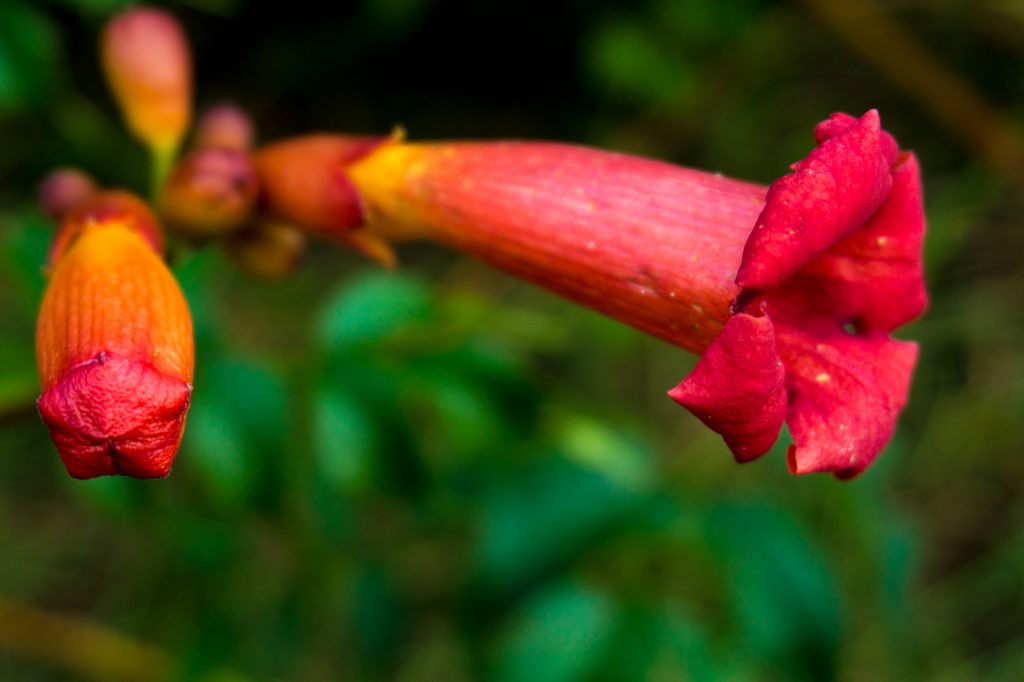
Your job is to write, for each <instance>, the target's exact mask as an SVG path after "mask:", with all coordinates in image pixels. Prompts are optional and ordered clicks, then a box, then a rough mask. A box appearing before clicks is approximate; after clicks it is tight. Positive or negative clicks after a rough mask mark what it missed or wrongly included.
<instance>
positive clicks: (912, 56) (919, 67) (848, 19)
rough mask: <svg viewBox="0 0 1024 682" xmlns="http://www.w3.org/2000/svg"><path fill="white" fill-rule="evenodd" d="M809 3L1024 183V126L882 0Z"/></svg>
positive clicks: (988, 160) (995, 164) (999, 168)
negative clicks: (935, 51)
mask: <svg viewBox="0 0 1024 682" xmlns="http://www.w3.org/2000/svg"><path fill="white" fill-rule="evenodd" d="M804 3H805V4H806V5H807V6H808V7H809V8H810V9H811V10H812V11H813V12H814V13H815V14H816V15H817V16H818V18H819V19H821V20H822V21H823V22H824V23H826V24H828V25H829V26H830V27H831V28H832V29H833V30H834V31H835V32H836V33H837V34H838V35H839V36H840V37H841V38H843V39H844V40H845V41H846V42H847V43H848V44H849V45H850V46H851V47H852V48H854V49H855V50H857V51H858V52H860V54H861V56H862V57H864V58H865V59H866V60H867V61H869V62H871V63H872V64H874V65H875V66H876V67H877V68H878V70H879V72H880V73H881V74H882V76H884V77H885V78H887V79H889V80H890V81H891V82H892V83H893V84H894V85H896V86H897V87H899V88H901V89H902V90H903V91H905V92H906V93H908V94H909V95H911V96H912V97H913V98H915V99H916V100H917V101H918V102H919V103H921V104H922V105H923V106H924V107H925V108H926V109H927V110H928V111H929V112H930V113H931V115H932V116H934V117H935V119H936V120H937V121H939V123H941V124H942V125H943V126H945V127H946V128H947V129H948V130H949V131H950V132H951V133H953V134H954V135H956V136H957V137H959V138H960V139H961V140H962V141H963V142H964V143H965V144H966V145H967V146H969V147H970V148H971V149H973V150H975V151H976V152H977V153H978V155H979V156H981V157H982V158H983V159H984V160H985V162H986V163H988V165H990V166H991V167H992V168H994V169H996V170H997V171H999V172H1000V173H1002V174H1003V175H1005V176H1007V177H1009V178H1010V179H1012V180H1013V181H1015V182H1017V183H1022V182H1024V139H1022V137H1021V132H1020V130H1018V129H1017V127H1016V126H1014V125H1013V124H1012V123H1011V122H1010V121H1009V120H1007V118H1006V117H1005V116H1003V115H1002V114H1001V113H1000V112H999V111H998V110H997V109H996V108H995V107H993V106H992V105H991V104H990V103H989V102H988V101H986V100H985V98H984V97H982V96H981V95H980V94H979V93H978V92H977V91H976V90H975V89H974V88H973V87H972V86H971V85H970V83H968V82H967V81H966V80H964V79H963V78H961V77H960V75H959V74H957V73H956V72H954V71H952V70H951V69H950V68H949V67H947V66H946V65H945V64H943V63H942V62H941V61H940V60H939V59H938V58H937V57H936V56H935V55H934V54H933V53H932V52H931V51H930V50H929V49H928V48H927V47H926V46H925V45H923V44H922V43H921V42H920V41H919V40H918V39H917V38H916V37H915V36H914V35H913V34H911V33H910V32H908V31H907V30H905V29H904V28H903V27H902V26H901V25H900V24H899V23H898V22H897V21H896V20H895V19H893V18H892V16H890V15H889V14H888V13H886V12H885V11H884V10H883V8H882V7H881V5H880V4H879V3H878V2H877V0H859V1H858V2H848V1H847V0H804Z"/></svg>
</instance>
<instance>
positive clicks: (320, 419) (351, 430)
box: [312, 386, 379, 493]
mask: <svg viewBox="0 0 1024 682" xmlns="http://www.w3.org/2000/svg"><path fill="white" fill-rule="evenodd" d="M312 437H313V453H314V455H315V457H316V465H317V471H318V472H319V473H320V475H322V476H323V477H324V479H325V480H326V481H328V482H329V483H331V484H332V485H333V486H334V487H335V489H336V490H337V491H339V492H341V493H345V492H354V491H359V490H364V489H366V488H367V487H369V486H370V485H371V484H372V482H373V478H374V472H375V471H376V458H375V456H376V455H377V454H378V450H379V443H378V435H377V427H376V423H375V421H374V419H373V416H372V415H371V414H370V413H369V412H368V410H367V409H366V407H365V405H364V403H363V402H362V401H360V400H359V399H358V398H356V397H355V396H353V395H350V394H349V393H347V392H346V391H344V390H343V389H341V388H339V387H336V386H328V387H324V388H322V389H321V390H320V392H319V393H317V394H316V395H315V402H314V407H313V434H312Z"/></svg>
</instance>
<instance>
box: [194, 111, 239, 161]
mask: <svg viewBox="0 0 1024 682" xmlns="http://www.w3.org/2000/svg"><path fill="white" fill-rule="evenodd" d="M252 139H253V129H252V120H251V119H250V118H249V115H248V114H247V113H245V112H244V111H242V110H241V109H239V108H238V107H236V106H235V105H233V104H219V105H217V106H215V107H213V108H212V109H209V110H207V111H206V113H204V114H203V115H202V116H200V117H199V123H198V124H196V135H195V140H194V141H193V146H194V147H195V148H196V149H202V148H204V147H222V148H224V149H235V150H238V151H242V152H244V151H248V150H249V148H250V147H252Z"/></svg>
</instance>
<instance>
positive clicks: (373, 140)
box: [253, 131, 402, 267]
mask: <svg viewBox="0 0 1024 682" xmlns="http://www.w3.org/2000/svg"><path fill="white" fill-rule="evenodd" d="M401 135H402V134H401V132H400V131H399V132H396V133H395V134H393V135H392V136H391V137H348V136H343V135H306V136H303V137H297V138H292V139H290V140H284V141H281V142H277V143H275V144H271V145H267V146H265V147H261V148H260V149H258V150H257V151H256V152H255V154H254V155H253V161H254V162H255V164H256V173H257V175H258V176H259V182H260V191H261V193H262V195H261V198H260V203H261V206H262V208H264V209H266V211H267V212H268V213H269V214H270V215H272V216H275V217H277V218H281V219H283V220H287V221H289V222H291V223H294V224H295V225H298V226H300V227H302V228H303V229H305V230H306V231H308V232H311V233H313V234H315V235H317V236H321V237H327V238H328V239H333V240H336V241H340V242H342V243H344V244H347V245H349V246H351V247H352V248H354V249H356V250H358V251H360V252H362V253H363V254H365V255H367V256H369V257H370V258H372V259H374V260H375V261H377V262H378V263H380V264H382V265H384V266H388V267H390V266H392V265H394V261H395V257H394V253H393V252H392V250H391V247H390V245H389V244H388V243H387V242H385V241H384V240H382V239H379V238H377V237H376V236H375V235H374V234H370V233H368V232H365V231H360V230H356V229H355V228H357V227H360V226H362V225H363V224H364V222H365V219H366V213H365V208H366V207H365V206H364V205H363V200H362V197H361V196H360V194H359V192H358V190H357V189H356V187H355V185H353V184H352V181H351V180H350V179H349V177H348V172H347V171H348V168H349V167H350V166H351V165H352V164H354V163H355V162H357V161H358V160H359V159H361V158H363V157H365V156H366V155H367V154H369V153H370V152H372V151H373V150H374V149H376V148H377V147H379V146H381V145H382V144H384V143H386V142H388V141H389V140H397V139H400V138H401Z"/></svg>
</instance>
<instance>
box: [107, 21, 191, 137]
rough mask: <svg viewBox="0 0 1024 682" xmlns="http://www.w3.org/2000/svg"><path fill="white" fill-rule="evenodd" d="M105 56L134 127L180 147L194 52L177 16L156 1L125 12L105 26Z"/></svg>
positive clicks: (118, 97) (139, 133)
mask: <svg viewBox="0 0 1024 682" xmlns="http://www.w3.org/2000/svg"><path fill="white" fill-rule="evenodd" d="M100 58H101V61H102V64H103V72H104V74H105V75H106V77H107V81H108V82H109V84H110V88H111V90H113V92H114V97H115V99H116V100H117V103H118V105H119V106H120V108H121V112H122V113H123V114H124V117H125V120H126V122H127V124H128V127H129V128H130V129H131V131H132V133H133V134H134V135H136V136H137V137H138V138H139V139H141V140H142V141H143V142H145V143H146V144H147V145H149V146H150V147H152V148H154V149H158V150H170V149H174V148H175V147H176V146H177V145H178V143H179V142H180V141H181V138H182V136H183V135H184V134H185V130H186V128H188V123H189V112H190V110H191V108H192V58H191V56H190V54H189V48H188V43H187V41H186V40H185V34H184V32H183V31H182V29H181V26H180V25H179V24H178V22H177V20H176V19H175V18H174V17H173V16H172V15H170V14H169V13H167V12H165V11H163V10H159V9H155V8H152V7H136V8H133V9H129V10H126V11H124V12H121V13H120V14H118V15H117V16H115V17H114V18H113V19H111V20H110V22H109V23H107V26H106V28H105V29H104V31H103V37H102V39H101V43H100Z"/></svg>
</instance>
